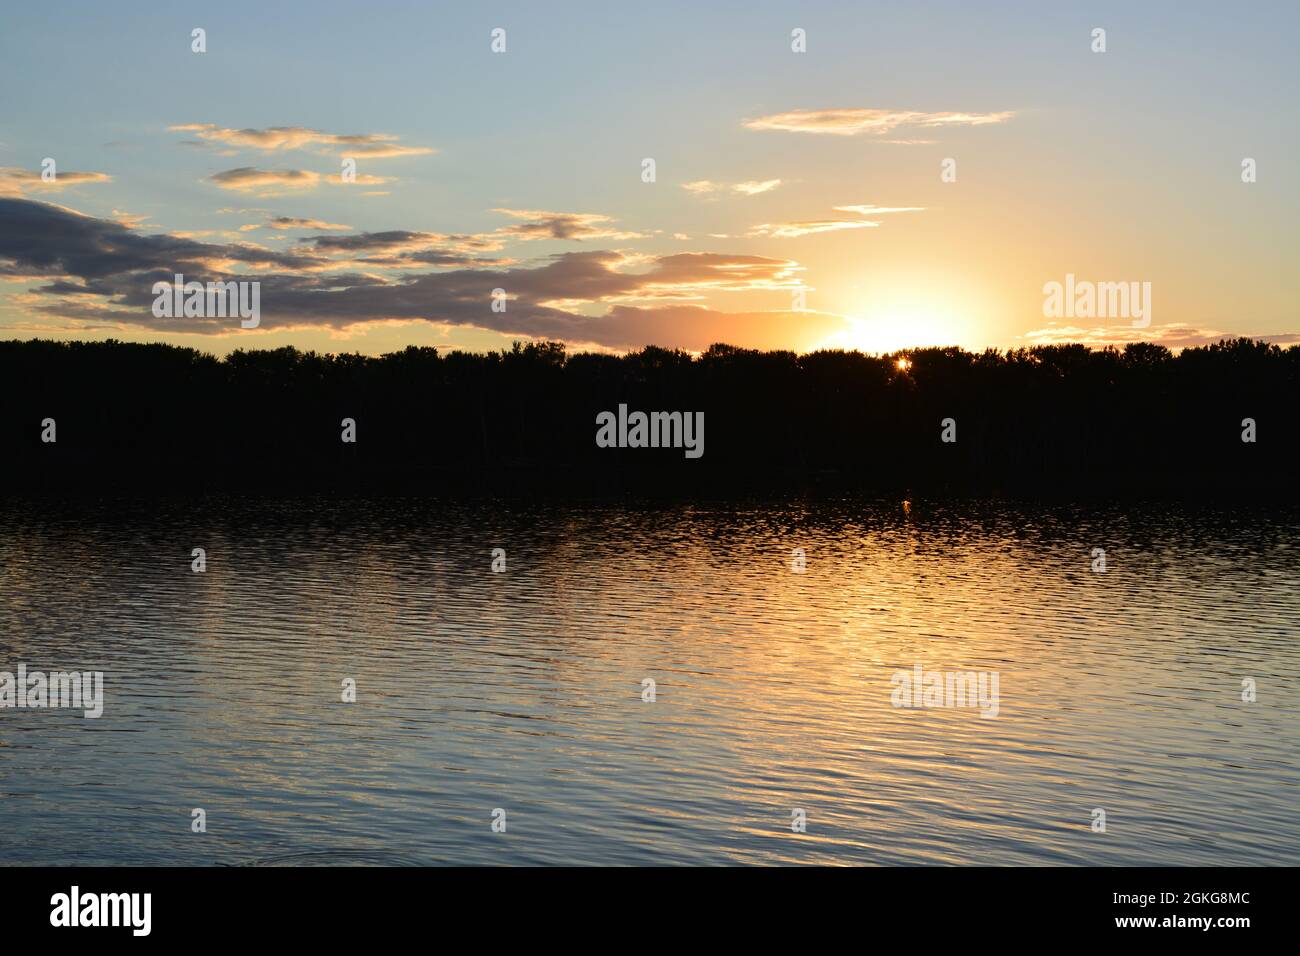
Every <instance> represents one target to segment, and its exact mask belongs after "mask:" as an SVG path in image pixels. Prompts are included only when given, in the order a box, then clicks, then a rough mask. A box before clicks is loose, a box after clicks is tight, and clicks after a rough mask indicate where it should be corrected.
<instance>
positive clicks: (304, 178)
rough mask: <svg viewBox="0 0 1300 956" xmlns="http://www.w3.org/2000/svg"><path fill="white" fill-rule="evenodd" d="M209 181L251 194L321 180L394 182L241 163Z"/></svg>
mask: <svg viewBox="0 0 1300 956" xmlns="http://www.w3.org/2000/svg"><path fill="white" fill-rule="evenodd" d="M208 182H210V183H212V184H213V185H214V186H219V187H221V188H222V189H230V190H234V191H236V192H242V193H252V194H254V195H258V196H277V195H280V194H282V193H286V192H296V191H302V190H309V189H315V188H316V187H317V186H319V185H320V184H321V183H330V184H332V185H336V186H337V185H340V184H342V185H362V186H381V185H383V184H384V183H389V182H393V179H392V177H388V176H372V175H369V174H366V173H357V174H356V177H355V179H353V180H352V181H351V182H346V181H345V180H344V179H343V178H342V176H341V175H340V174H338V173H335V174H333V175H325V174H323V173H318V172H315V171H313V170H310V169H257V168H256V167H253V166H240V167H238V168H236V169H226V170H223V171H221V172H219V173H213V174H212V175H211V176H209V177H208Z"/></svg>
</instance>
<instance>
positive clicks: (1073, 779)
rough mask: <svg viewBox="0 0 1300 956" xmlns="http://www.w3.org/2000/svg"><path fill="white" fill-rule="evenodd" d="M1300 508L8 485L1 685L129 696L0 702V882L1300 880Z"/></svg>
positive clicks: (1, 514)
mask: <svg viewBox="0 0 1300 956" xmlns="http://www.w3.org/2000/svg"><path fill="white" fill-rule="evenodd" d="M1298 518H1300V515H1298V514H1297V512H1295V511H1294V510H1285V511H1283V510H1279V509H1271V510H1264V509H1250V508H1246V507H1240V508H1232V509H1224V508H1218V509H1212V508H1188V507H1185V506H1142V507H1130V508H1126V509H1122V508H1106V507H1078V508H1065V507H1043V506H1027V505H1026V506H1011V505H993V504H979V503H968V504H948V505H943V504H938V503H927V502H924V501H916V502H912V503H911V504H910V505H909V506H908V507H907V508H906V509H905V508H904V506H903V504H902V503H901V502H899V501H896V500H892V501H835V502H824V501H823V502H811V501H810V502H801V501H793V502H790V501H787V502H783V503H744V504H727V505H703V504H696V505H689V506H687V505H667V504H659V505H646V506H633V505H627V504H623V505H608V504H604V505H592V504H578V503H574V504H548V505H533V506H528V505H520V504H500V503H492V502H480V503H475V504H450V503H447V502H437V501H430V502H419V501H414V500H410V501H407V500H398V501H375V502H348V501H333V500H314V501H305V502H299V503H291V502H257V503H253V504H249V503H247V502H241V501H239V500H230V501H214V502H207V503H206V504H205V505H204V506H203V507H196V506H185V505H181V504H166V503H163V504H155V505H152V506H149V507H147V508H144V507H141V506H134V505H129V504H125V503H122V502H103V503H99V504H96V505H87V506H71V505H68V504H66V503H64V502H60V501H57V500H49V501H10V502H8V503H7V504H6V505H4V506H3V508H0V670H9V671H14V670H16V668H17V665H18V664H19V663H20V662H22V663H26V664H27V666H28V668H29V670H36V669H44V670H66V669H70V668H74V667H75V668H79V669H85V670H101V671H104V672H105V675H106V677H105V680H106V696H107V701H106V705H105V713H104V716H103V717H102V718H100V719H98V720H87V719H85V718H83V717H82V716H81V714H80V712H79V711H76V712H74V711H67V710H21V709H3V710H0V833H2V834H3V835H4V838H3V840H0V863H4V864H35V863H45V864H233V865H278V864H408V863H409V864H440V863H470V864H478V863H511V864H557V863H601V864H680V863H710V864H723V863H861V864H936V863H937V864H956V863H984V864H1211V865H1214V864H1281V863H1289V864H1295V863H1296V862H1297V861H1298V860H1300V800H1297V798H1296V794H1297V792H1300V790H1298V785H1300V760H1298V759H1297V746H1296V742H1297V739H1298V732H1300V693H1298V691H1300V650H1298V649H1297V637H1298V632H1300V595H1297V587H1296V585H1297V578H1298V577H1300V575H1298V574H1297V571H1298V570H1300V520H1297V519H1298ZM194 547H203V548H205V549H206V550H207V556H208V570H207V572H206V573H205V574H194V573H192V572H191V570H190V561H191V557H190V552H191V549H192V548H194ZM494 547H501V548H504V549H505V550H506V553H507V571H506V573H504V574H493V573H491V571H490V564H491V556H490V551H491V549H492V548H494ZM796 547H799V548H803V549H804V551H805V553H806V556H807V570H806V572H805V573H803V574H795V573H793V572H792V571H791V561H792V549H794V548H796ZM1095 547H1104V548H1105V549H1106V552H1107V554H1106V560H1107V571H1106V573H1104V574H1098V573H1094V572H1093V571H1092V570H1091V569H1090V565H1091V561H1092V559H1091V557H1090V552H1091V550H1092V549H1093V548H1095ZM917 663H920V664H922V665H923V666H924V667H925V668H927V669H962V670H983V671H996V672H998V674H999V686H1000V702H999V713H998V716H997V717H996V718H993V719H984V718H981V717H980V716H979V713H978V712H977V711H976V710H973V709H969V708H966V709H914V710H907V709H899V708H895V707H893V706H892V705H891V702H890V695H891V690H892V688H891V685H890V678H891V675H893V673H894V672H895V671H896V670H900V669H907V670H910V669H911V668H912V667H913V665H914V664H917ZM349 677H351V678H355V679H356V681H357V688H358V699H357V702H356V703H355V704H345V703H343V702H342V701H341V699H340V697H341V693H342V691H341V682H342V681H343V680H344V679H345V678H349ZM1247 677H1249V678H1253V679H1254V680H1255V681H1256V682H1257V687H1258V694H1259V700H1258V702H1256V703H1253V704H1248V703H1243V702H1242V700H1241V694H1242V679H1243V678H1247ZM644 678H652V679H653V680H654V681H655V682H656V691H657V694H656V697H657V699H656V700H655V701H654V702H652V703H651V702H646V701H643V700H642V680H643V679H644ZM195 807H201V808H203V809H204V810H205V811H206V813H207V833H206V834H196V833H192V832H191V829H190V824H191V809H192V808H195ZM496 808H503V809H505V810H506V825H507V829H506V832H505V833H494V832H492V829H491V823H492V814H493V810H494V809H496ZM796 808H798V809H802V810H804V811H805V812H806V814H807V821H808V823H807V832H806V833H804V834H796V833H793V832H792V831H791V826H790V824H791V819H792V811H793V810H794V809H796ZM1094 808H1102V809H1104V810H1105V811H1106V814H1107V819H1106V824H1107V828H1106V832H1105V833H1094V832H1092V830H1091V828H1090V824H1091V822H1092V819H1093V817H1092V810H1093V809H1094Z"/></svg>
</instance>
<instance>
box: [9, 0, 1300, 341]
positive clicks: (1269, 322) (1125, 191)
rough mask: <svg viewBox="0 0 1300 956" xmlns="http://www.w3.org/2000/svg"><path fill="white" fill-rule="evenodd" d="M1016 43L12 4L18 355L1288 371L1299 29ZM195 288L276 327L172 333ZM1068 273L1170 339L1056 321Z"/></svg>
mask: <svg viewBox="0 0 1300 956" xmlns="http://www.w3.org/2000/svg"><path fill="white" fill-rule="evenodd" d="M705 6H707V7H708V9H705ZM989 6H990V7H991V8H992V9H991V10H984V11H980V10H976V9H974V7H975V5H973V4H969V3H942V4H940V3H935V4H911V3H908V4H902V3H847V2H846V3H782V4H778V3H740V2H735V3H717V4H708V5H703V4H699V3H684V2H682V3H678V2H659V3H654V4H642V5H633V4H621V3H620V4H611V3H539V2H531V3H518V4H504V5H501V4H477V3H475V4H456V5H452V4H441V3H431V2H424V3H383V2H379V3H365V4H363V3H333V2H331V3H314V4H310V5H309V4H294V5H290V4H269V3H265V2H262V3H242V2H223V3H220V4H215V3H204V4H186V3H168V4H156V5H149V4H135V3H132V4H90V3H76V4H70V3H41V4H24V5H10V6H9V7H7V8H6V10H5V13H4V16H3V26H2V29H0V87H2V88H3V90H4V94H3V107H2V108H0V338H13V337H17V338H31V337H52V338H61V339H103V338H110V337H111V338H118V339H124V340H128V341H158V340H161V341H166V342H171V343H175V344H183V345H190V346H195V347H198V348H202V349H205V350H209V351H215V352H219V353H224V352H227V351H229V350H231V349H233V348H248V347H275V346H279V345H284V344H293V345H296V346H299V347H301V348H314V349H324V350H330V351H339V350H349V351H351V350H357V351H362V352H368V353H379V352H385V351H391V350H393V349H397V348H401V347H403V346H405V345H407V344H412V343H414V344H419V345H436V346H438V347H440V348H463V349H485V348H501V347H506V346H508V345H509V344H510V342H511V341H513V340H516V339H520V338H529V337H541V338H551V339H560V340H563V341H565V342H567V343H570V345H571V346H573V347H574V348H598V349H610V350H616V351H622V350H626V349H630V348H638V347H640V346H643V345H647V344H654V345H662V346H671V347H681V348H687V349H691V350H698V349H703V348H705V347H707V346H708V345H709V344H710V343H713V342H719V341H723V342H729V343H731V344H735V345H741V346H750V347H762V348H789V349H795V350H797V351H807V350H810V349H814V348H819V347H846V348H861V349H864V350H868V351H888V350H893V349H897V348H903V347H909V346H917V345H947V344H955V345H962V346H965V347H967V348H972V349H975V348H984V347H986V346H997V347H1016V346H1027V345H1033V344H1039V343H1044V342H1057V341H1083V342H1087V343H1090V344H1094V345H1101V344H1105V343H1116V344H1122V343H1123V342H1126V341H1137V340H1147V341H1159V342H1164V343H1165V344H1168V345H1171V346H1175V347H1176V346H1182V345H1189V344H1200V343H1202V342H1205V341H1216V340H1217V339H1218V338H1220V337H1222V336H1224V335H1252V336H1260V337H1268V338H1271V339H1272V340H1274V341H1278V342H1295V341H1300V309H1298V307H1297V301H1300V299H1298V296H1300V279H1297V268H1296V266H1297V263H1298V262H1300V227H1298V226H1297V223H1298V222H1300V173H1298V166H1297V147H1298V146H1300V142H1298V140H1300V136H1298V132H1300V112H1298V111H1297V109H1296V94H1297V90H1298V89H1300V66H1298V65H1297V58H1296V55H1295V42H1296V38H1297V36H1298V35H1300V7H1297V5H1295V4H1294V3H1290V2H1287V3H1282V2H1278V3H1258V4H1253V3H1252V4H1248V5H1243V6H1238V5H1234V4H1227V3H1220V4H1208V3H1172V2H1169V3H1142V4H1132V3H1116V4H1083V3H1077V4H1044V3H1029V2H1026V3H1015V4H1011V3H999V4H990V5H989ZM196 27H202V28H203V29H204V30H206V32H207V52H206V53H202V54H198V53H193V52H191V31H192V30H193V29H194V28H196ZM497 27H500V28H504V29H505V31H506V52H504V53H493V52H492V50H491V48H490V44H491V32H492V30H493V29H494V28H497ZM1097 27H1101V28H1104V29H1105V30H1106V45H1107V50H1106V52H1104V53H1094V52H1093V51H1092V49H1091V45H1092V31H1093V29H1094V28H1097ZM795 28H801V29H803V30H805V31H806V35H807V52H806V53H795V52H792V50H791V42H792V41H791V31H792V30H794V29H795ZM46 157H50V158H53V159H54V160H55V162H56V164H57V171H58V180H57V181H56V182H55V183H46V182H42V180H41V177H40V173H41V164H42V160H43V159H45V158H46ZM344 157H352V158H355V160H356V163H357V181H356V182H354V183H343V182H340V181H339V175H340V170H341V161H342V159H343V158H344ZM1247 157H1249V158H1253V159H1254V160H1255V161H1256V164H1257V176H1258V181H1257V182H1255V183H1250V184H1247V183H1243V182H1242V175H1241V164H1242V160H1243V159H1245V158H1247ZM646 158H653V159H654V161H655V167H656V168H655V177H656V178H655V181H654V182H643V179H642V168H643V166H642V162H643V160H644V159H646ZM947 158H952V159H954V160H955V161H956V181H955V182H943V181H942V180H941V176H940V173H941V167H942V163H943V161H944V160H945V159H947ZM175 272H183V273H184V274H185V276H186V278H187V279H198V280H200V281H206V280H210V279H219V278H229V277H232V276H233V277H236V278H249V279H258V280H259V281H260V282H261V283H262V297H261V308H262V320H261V327H260V328H259V329H256V330H243V329H240V328H239V325H238V322H237V321H234V322H232V321H231V320H229V319H157V318H155V317H154V316H153V314H152V313H151V310H150V305H151V303H152V301H153V298H154V296H153V294H152V292H151V287H152V285H153V283H154V282H155V281H158V280H159V279H169V278H170V277H171V275H172V274H173V273H175ZM1067 273H1072V274H1074V275H1075V276H1076V277H1078V278H1079V279H1083V280H1092V281H1098V282H1104V281H1113V282H1121V281H1122V282H1129V281H1137V282H1150V283H1151V289H1152V321H1151V325H1150V327H1148V328H1133V327H1132V325H1131V323H1130V322H1128V321H1125V320H1122V319H1118V320H1117V319H1105V320H1097V321H1088V320H1074V319H1061V320H1054V319H1049V318H1046V317H1044V314H1043V302H1044V292H1043V286H1044V284H1045V283H1048V282H1052V281H1064V279H1065V276H1066V275H1067ZM494 288H503V289H505V290H506V293H507V295H508V296H509V304H508V307H507V309H506V311H505V312H504V313H494V312H493V311H492V309H491V292H492V290H493V289H494ZM797 288H803V289H805V290H806V293H805V309H806V311H803V312H796V311H793V310H792V303H793V301H794V300H793V292H794V290H795V289H797Z"/></svg>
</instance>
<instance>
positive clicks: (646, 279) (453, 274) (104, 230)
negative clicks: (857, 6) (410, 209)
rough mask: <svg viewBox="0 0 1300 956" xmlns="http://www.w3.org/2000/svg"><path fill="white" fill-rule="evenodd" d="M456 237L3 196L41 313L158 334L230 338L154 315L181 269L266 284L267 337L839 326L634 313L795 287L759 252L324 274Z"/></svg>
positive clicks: (773, 342) (782, 263) (724, 333)
mask: <svg viewBox="0 0 1300 956" xmlns="http://www.w3.org/2000/svg"><path fill="white" fill-rule="evenodd" d="M455 238H456V237H447V236H441V235H439V234H435V233H418V232H407V231H398V230H394V231H392V232H381V233H360V234H357V235H355V236H319V237H312V239H311V240H310V241H309V242H310V249H307V250H304V251H301V252H298V253H292V252H290V253H280V252H275V251H272V250H265V249H261V248H258V247H254V246H246V245H239V244H219V243H204V242H199V241H196V240H192V239H183V238H179V237H176V236H168V235H151V236H144V235H139V234H137V233H136V232H134V231H133V230H131V229H129V228H127V227H126V226H124V225H122V224H120V223H117V222H111V221H107V220H102V219H96V218H93V217H90V216H84V215H81V214H79V213H77V212H74V211H72V210H70V209H65V208H63V207H60V206H55V205H51V204H48V203H40V202H34V201H30V200H19V199H3V200H0V269H4V270H5V271H7V272H8V273H9V274H11V275H21V276H37V277H39V276H48V277H49V278H50V280H51V281H50V282H49V283H48V284H46V285H43V286H41V287H40V288H38V289H37V291H38V292H39V293H41V294H42V297H44V298H48V299H49V300H51V301H49V302H48V304H40V305H37V306H35V307H34V309H35V311H37V312H41V313H45V314H47V315H52V316H59V317H62V318H77V317H84V318H86V319H91V318H93V319H95V320H97V321H99V322H104V321H109V320H111V321H116V322H120V323H123V324H129V325H132V326H137V327H143V328H150V329H154V330H156V331H160V332H207V333H228V332H231V331H233V330H232V328H231V323H230V320H229V319H221V318H214V319H206V318H178V319H159V318H155V317H154V316H153V314H152V312H151V306H152V303H153V300H154V295H153V292H152V286H153V283H154V282H157V281H169V280H170V279H171V277H172V275H173V273H176V272H180V273H184V274H185V277H186V279H187V280H191V281H194V280H197V281H203V282H207V281H229V280H231V279H256V280H258V281H259V282H260V283H261V312H262V324H261V327H262V328H263V329H274V328H276V327H280V328H286V327H303V326H315V327H326V328H336V329H337V328H344V327H347V326H352V325H355V324H358V323H365V322H374V321H384V320H394V319H396V320H408V321H428V322H436V323H449V324H452V325H461V326H473V327H477V328H483V329H490V330H493V331H497V332H501V333H505V334H508V335H524V336H532V337H545V338H553V339H561V340H564V341H568V342H574V343H594V344H598V345H604V346H608V347H611V348H636V347H640V346H642V345H647V344H655V345H665V346H678V347H686V348H704V347H706V346H707V345H709V344H710V343H711V342H715V341H723V340H725V341H728V342H731V343H734V344H737V345H746V346H754V347H768V348H775V347H781V346H783V345H784V346H788V345H789V343H790V342H791V341H796V342H797V341H808V342H809V343H811V342H814V341H817V340H819V339H821V338H824V337H825V336H827V335H830V334H832V333H834V332H836V331H841V330H842V328H843V324H842V320H841V319H840V318H839V317H837V316H831V315H826V314H822V313H791V312H771V313H769V312H746V313H726V312H719V311H717V310H714V309H708V308H703V307H700V306H696V305H683V304H680V303H678V304H671V305H667V306H661V305H655V306H639V305H634V304H632V301H633V300H654V299H656V298H663V297H677V298H681V297H685V296H698V295H702V294H706V293H710V292H714V291H718V290H723V291H746V290H757V289H769V290H770V289H788V288H790V287H792V286H793V285H794V284H796V283H797V279H796V278H795V276H796V274H797V272H798V266H797V265H796V264H794V263H792V262H789V261H787V260H782V259H769V258H766V257H763V256H732V255H723V254H718V253H683V254H679V255H672V256H664V257H661V258H658V259H653V260H648V261H647V262H640V261H639V260H638V261H637V262H636V263H635V264H636V266H637V268H638V269H639V270H640V271H637V272H628V271H622V270H623V269H624V268H627V267H629V266H630V265H633V264H634V263H632V262H630V261H629V260H628V258H627V257H626V256H625V255H623V254H622V253H619V252H614V251H609V250H599V251H590V252H578V253H567V254H562V255H555V256H552V257H550V258H548V259H545V260H543V261H542V262H541V264H540V265H533V266H514V267H511V268H504V269H492V268H485V267H470V268H458V269H453V270H451V271H441V272H425V273H418V274H403V275H399V276H397V277H394V278H391V279H390V278H384V277H379V276H376V275H372V274H365V273H362V272H355V271H354V272H347V273H340V272H338V271H324V269H323V264H324V266H329V265H330V264H333V265H334V266H335V267H336V268H337V267H339V266H342V267H344V268H346V267H347V266H348V264H349V263H352V264H354V265H357V266H365V265H366V263H365V260H360V261H357V260H351V259H344V260H331V259H327V258H324V256H323V255H322V253H324V252H326V251H335V252H344V253H347V254H349V255H351V254H353V253H356V252H358V251H378V252H383V251H385V250H388V251H390V252H391V251H394V250H396V251H397V252H398V253H400V254H401V255H402V256H403V257H405V256H417V255H428V256H429V257H430V258H431V259H437V258H438V257H440V256H446V255H448V253H447V252H446V250H443V249H441V248H440V247H438V246H437V245H434V244H435V243H438V242H445V241H447V240H449V239H455ZM421 244H425V246H424V247H423V248H421ZM413 246H414V247H413ZM377 264H382V260H380V262H379V263H377ZM431 264H443V265H445V264H450V263H449V261H438V262H433V263H431ZM497 289H503V290H504V291H505V293H506V295H507V296H508V304H507V308H506V311H505V312H494V311H493V310H492V301H493V293H494V290H497ZM88 296H90V297H101V298H100V299H99V300H93V299H91V298H88ZM601 303H604V305H605V306H606V307H607V308H606V311H605V312H604V313H603V314H600V315H589V314H585V313H584V312H580V311H574V309H575V308H583V307H584V306H592V305H595V306H596V307H600V304H601Z"/></svg>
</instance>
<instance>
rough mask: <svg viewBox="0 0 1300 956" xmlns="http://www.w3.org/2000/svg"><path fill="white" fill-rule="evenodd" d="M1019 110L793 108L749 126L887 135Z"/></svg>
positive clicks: (980, 122) (986, 120) (977, 122)
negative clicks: (899, 130)
mask: <svg viewBox="0 0 1300 956" xmlns="http://www.w3.org/2000/svg"><path fill="white" fill-rule="evenodd" d="M1015 115H1016V114H1015V111H1013V110H1005V111H1003V112H1000V113H954V112H945V113H924V112H920V111H917V110H887V109H865V108H864V109H821V110H790V111H789V112H786V113H772V114H770V115H768V116H760V117H758V118H757V119H752V120H746V121H745V126H746V127H747V128H748V129H758V130H782V131H785V132H789V133H820V134H825V135H830V136H857V135H858V134H859V133H871V134H883V133H889V132H892V131H894V130H896V129H901V128H918V129H928V128H935V127H943V126H986V125H989V124H992V123H1005V122H1006V121H1007V120H1009V119H1011V117H1013V116H1015Z"/></svg>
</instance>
